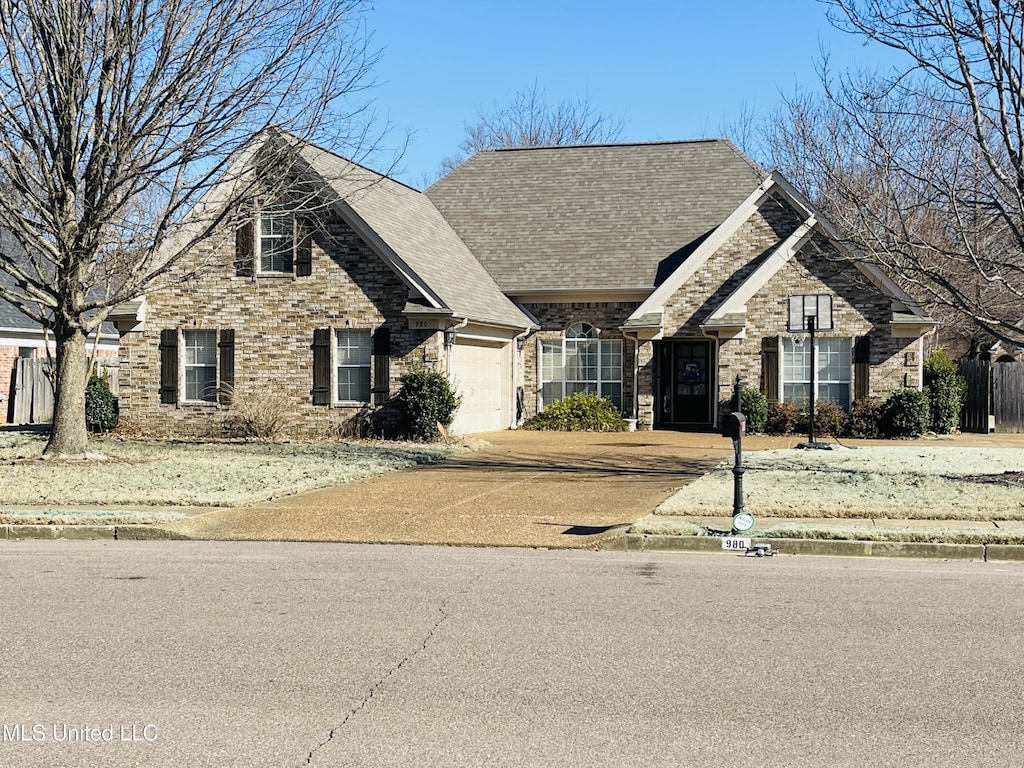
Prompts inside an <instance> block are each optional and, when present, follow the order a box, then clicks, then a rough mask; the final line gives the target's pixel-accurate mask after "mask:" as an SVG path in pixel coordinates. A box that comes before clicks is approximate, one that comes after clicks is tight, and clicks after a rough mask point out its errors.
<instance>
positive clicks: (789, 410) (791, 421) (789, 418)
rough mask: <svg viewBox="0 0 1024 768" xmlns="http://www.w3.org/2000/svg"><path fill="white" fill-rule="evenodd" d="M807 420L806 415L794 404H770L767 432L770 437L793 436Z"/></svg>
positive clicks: (766, 424) (766, 425)
mask: <svg viewBox="0 0 1024 768" xmlns="http://www.w3.org/2000/svg"><path fill="white" fill-rule="evenodd" d="M806 420H807V417H806V415H805V414H804V413H803V412H802V411H801V410H800V409H799V408H797V407H796V406H795V405H793V404H792V403H768V418H767V421H766V423H765V431H766V432H767V433H768V434H769V435H791V434H793V433H794V432H796V431H797V429H799V428H801V426H802V425H803V424H804V423H805V422H806Z"/></svg>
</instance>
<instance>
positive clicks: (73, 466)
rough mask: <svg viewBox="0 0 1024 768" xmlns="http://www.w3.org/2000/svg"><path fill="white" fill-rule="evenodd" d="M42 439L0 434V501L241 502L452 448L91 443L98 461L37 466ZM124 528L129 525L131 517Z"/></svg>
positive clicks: (371, 472)
mask: <svg viewBox="0 0 1024 768" xmlns="http://www.w3.org/2000/svg"><path fill="white" fill-rule="evenodd" d="M45 443H46V438H45V436H44V435H42V434H40V433H33V432H20V431H12V432H0V500H2V501H0V504H2V505H3V506H5V507H8V508H11V507H15V506H18V505H26V506H38V505H44V506H46V505H49V506H53V505H58V506H59V505H99V506H108V505H109V506H118V505H120V506H124V505H147V506H245V505H248V504H254V503H257V502H261V501H267V500H269V499H273V498H278V497H280V496H286V495H289V494H293V493H301V492H304V491H310V490H315V489H317V488H324V487H328V486H331V485H338V484H341V483H348V482H352V481H354V480H362V479H366V478H369V477H374V476H377V475H380V474H382V473H384V472H388V471H391V470H394V469H399V468H402V467H408V466H411V465H414V464H430V463H435V462H438V461H441V460H443V459H444V458H446V457H447V456H450V455H452V453H454V452H456V451H457V450H458V448H456V447H453V446H445V445H424V444H414V443H392V442H369V441H368V442H345V443H271V442H204V443H195V442H183V441H156V440H154V441H147V440H123V439H116V438H110V439H97V440H93V441H91V447H94V449H95V450H96V451H97V452H99V453H102V454H104V455H105V456H106V457H107V459H108V460H106V461H102V462H62V461H40V460H39V457H40V456H41V454H42V450H43V447H44V446H45ZM130 522H137V520H132V521H130Z"/></svg>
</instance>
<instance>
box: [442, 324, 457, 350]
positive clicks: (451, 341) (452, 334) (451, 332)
mask: <svg viewBox="0 0 1024 768" xmlns="http://www.w3.org/2000/svg"><path fill="white" fill-rule="evenodd" d="M458 335H459V332H458V331H456V330H455V329H454V328H448V329H446V330H445V332H444V345H445V346H446V347H452V346H454V345H455V339H456V338H458Z"/></svg>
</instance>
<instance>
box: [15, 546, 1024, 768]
mask: <svg viewBox="0 0 1024 768" xmlns="http://www.w3.org/2000/svg"><path fill="white" fill-rule="evenodd" d="M0 585H2V590H3V595H4V598H3V603H2V608H0V647H2V652H3V665H2V667H0V724H2V732H0V734H2V739H0V765H3V766H27V767H31V766H46V768H53V767H54V766H90V767H91V766H170V765H181V766H303V765H314V766H417V767H418V766H439V767H440V766H444V767H445V768H449V767H451V766H517V767H518V766H538V767H539V766H587V767H588V768H597V767H599V766H609V767H611V766H615V767H616V768H619V767H622V766H763V765H769V766H823V765H829V766H864V765H887V766H963V765H971V766H1007V765H1014V764H1019V763H1020V753H1021V749H1022V748H1024V722H1022V721H1024V705H1022V704H1021V702H1022V701H1024V678H1022V676H1021V675H1020V674H1019V670H1020V668H1021V666H1022V663H1024V644H1022V643H1021V642H1020V638H1021V634H1022V629H1024V619H1022V618H1021V604H1022V598H1021V595H1022V594H1024V565H1022V564H1016V563H1000V564H996V563H979V562H964V561H957V562H943V561H936V560H927V561H925V560H922V561H906V560H889V559H875V558H871V559H854V558H849V559H846V558H813V557H786V556H781V557H776V558H771V559H757V558H744V557H739V556H735V555H732V554H730V553H725V552H721V553H716V554H680V553H627V552H589V551H538V550H523V549H473V548H457V547H447V548H446V547H407V546H406V547H403V546H365V545H362V546H361V545H345V544H297V543H243V542H123V541H117V542H99V541H83V542H73V541H50V542H33V541H21V542H0Z"/></svg>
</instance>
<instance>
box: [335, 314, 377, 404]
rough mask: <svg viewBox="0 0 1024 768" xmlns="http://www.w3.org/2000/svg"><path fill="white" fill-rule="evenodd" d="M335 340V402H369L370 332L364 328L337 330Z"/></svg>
mask: <svg viewBox="0 0 1024 768" xmlns="http://www.w3.org/2000/svg"><path fill="white" fill-rule="evenodd" d="M336 339H337V347H336V351H335V360H336V362H337V381H338V393H337V400H338V401H339V402H355V403H368V402H370V359H371V352H372V346H371V343H370V331H369V330H368V329H365V328H339V329H338V330H337V331H336Z"/></svg>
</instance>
